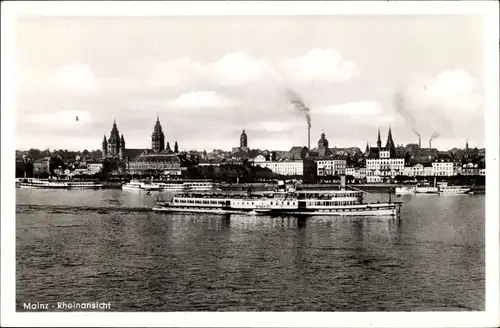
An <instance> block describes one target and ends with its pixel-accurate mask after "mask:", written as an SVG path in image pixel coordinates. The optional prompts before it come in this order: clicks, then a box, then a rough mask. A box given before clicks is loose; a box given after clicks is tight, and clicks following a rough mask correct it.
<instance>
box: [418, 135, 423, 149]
mask: <svg viewBox="0 0 500 328" xmlns="http://www.w3.org/2000/svg"><path fill="white" fill-rule="evenodd" d="M418 148H422V145H421V144H420V136H418Z"/></svg>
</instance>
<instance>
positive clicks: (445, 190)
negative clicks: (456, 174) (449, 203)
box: [439, 185, 471, 195]
mask: <svg viewBox="0 0 500 328" xmlns="http://www.w3.org/2000/svg"><path fill="white" fill-rule="evenodd" d="M470 190H471V188H469V187H466V186H448V185H441V186H439V194H440V195H463V194H468V193H470Z"/></svg>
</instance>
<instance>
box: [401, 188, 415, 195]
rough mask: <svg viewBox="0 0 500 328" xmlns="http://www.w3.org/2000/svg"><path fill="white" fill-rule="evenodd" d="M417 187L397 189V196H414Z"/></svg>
mask: <svg viewBox="0 0 500 328" xmlns="http://www.w3.org/2000/svg"><path fill="white" fill-rule="evenodd" d="M416 189H417V187H416V186H402V187H396V195H413V194H415V193H416V192H417V190H416Z"/></svg>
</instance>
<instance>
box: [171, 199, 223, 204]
mask: <svg viewBox="0 0 500 328" xmlns="http://www.w3.org/2000/svg"><path fill="white" fill-rule="evenodd" d="M174 202H175V203H182V204H224V201H223V200H194V199H176V200H174Z"/></svg>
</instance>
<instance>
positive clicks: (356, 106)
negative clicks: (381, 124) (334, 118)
mask: <svg viewBox="0 0 500 328" xmlns="http://www.w3.org/2000/svg"><path fill="white" fill-rule="evenodd" d="M318 112H320V113H324V114H328V115H338V116H349V117H353V118H371V119H373V118H374V117H377V116H379V115H381V114H382V112H383V109H382V106H381V105H380V103H378V102H376V101H359V102H348V103H345V104H340V105H330V106H327V107H325V108H323V109H321V108H320V109H319V110H318Z"/></svg>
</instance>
